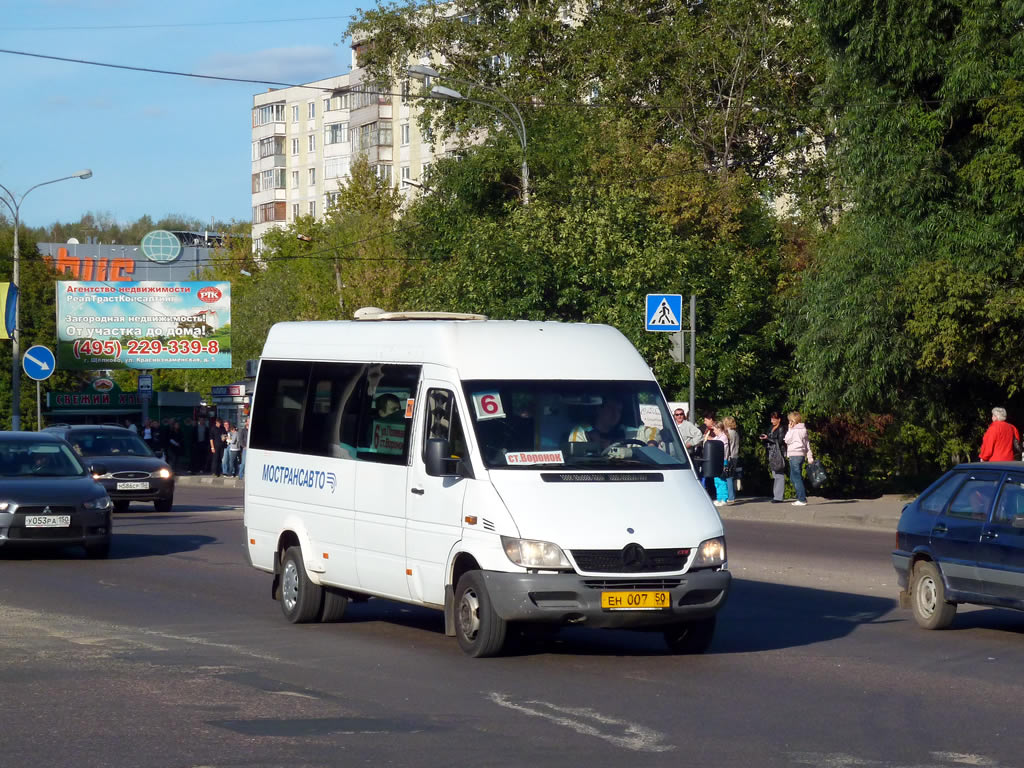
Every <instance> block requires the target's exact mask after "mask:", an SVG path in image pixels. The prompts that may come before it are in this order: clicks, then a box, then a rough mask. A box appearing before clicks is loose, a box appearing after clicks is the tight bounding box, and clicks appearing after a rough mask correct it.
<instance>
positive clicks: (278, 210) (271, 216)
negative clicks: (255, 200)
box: [252, 202, 286, 224]
mask: <svg viewBox="0 0 1024 768" xmlns="http://www.w3.org/2000/svg"><path fill="white" fill-rule="evenodd" d="M252 212H253V217H252V223H253V224H263V223H264V222H267V221H284V220H285V215H286V209H285V203H283V202H281V203H263V204H262V205H257V206H256V207H255V208H253V209H252Z"/></svg>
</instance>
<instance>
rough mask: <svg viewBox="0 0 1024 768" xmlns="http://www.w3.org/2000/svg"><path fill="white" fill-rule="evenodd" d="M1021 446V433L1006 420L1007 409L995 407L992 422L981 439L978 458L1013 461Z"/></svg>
mask: <svg viewBox="0 0 1024 768" xmlns="http://www.w3.org/2000/svg"><path fill="white" fill-rule="evenodd" d="M1019 446H1020V433H1019V432H1018V431H1017V428H1016V427H1015V426H1013V424H1011V423H1010V422H1008V421H1007V420H1006V409H1005V408H993V409H992V423H991V424H989V426H988V429H986V430H985V436H984V437H983V438H982V439H981V452H980V453H979V454H978V458H979V459H981V460H982V461H1013V460H1014V459H1015V458H1016V456H1015V454H1016V453H1017V452H1018V451H1019V450H1020V448H1019Z"/></svg>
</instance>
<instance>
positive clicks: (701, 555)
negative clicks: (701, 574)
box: [690, 536, 725, 568]
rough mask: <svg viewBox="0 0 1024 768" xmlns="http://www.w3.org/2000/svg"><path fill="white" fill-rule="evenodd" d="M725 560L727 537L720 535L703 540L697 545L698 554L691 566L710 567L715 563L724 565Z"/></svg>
mask: <svg viewBox="0 0 1024 768" xmlns="http://www.w3.org/2000/svg"><path fill="white" fill-rule="evenodd" d="M724 562H725V537H724V536H719V537H718V538H715V539H708V540H707V541H704V542H701V545H700V546H699V547H697V556H696V557H695V558H694V559H693V565H691V566H690V567H691V568H708V567H709V566H713V565H722V564H723V563H724Z"/></svg>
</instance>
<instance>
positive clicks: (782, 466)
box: [760, 411, 786, 504]
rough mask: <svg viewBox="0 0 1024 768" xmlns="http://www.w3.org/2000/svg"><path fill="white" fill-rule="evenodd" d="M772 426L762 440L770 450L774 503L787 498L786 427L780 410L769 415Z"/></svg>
mask: <svg viewBox="0 0 1024 768" xmlns="http://www.w3.org/2000/svg"><path fill="white" fill-rule="evenodd" d="M768 418H769V420H770V421H771V424H772V428H771V429H770V430H769V431H768V434H765V435H761V437H760V440H761V442H762V443H764V447H765V450H767V451H768V469H769V470H770V471H771V473H772V504H781V503H782V502H783V500H784V499H785V498H786V427H785V425H784V424H783V423H782V416H781V415H780V414H779V412H778V411H772V412H771V413H770V414H769V415H768Z"/></svg>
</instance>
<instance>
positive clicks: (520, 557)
mask: <svg viewBox="0 0 1024 768" xmlns="http://www.w3.org/2000/svg"><path fill="white" fill-rule="evenodd" d="M501 545H502V546H503V547H504V548H505V554H506V555H508V559H509V560H511V561H512V562H513V563H515V564H516V565H518V566H522V567H523V568H544V569H556V568H572V566H571V565H569V559H568V558H567V557H566V556H565V553H564V552H562V548H561V547H559V546H558V545H557V544H552V543H551V542H549V541H533V540H532V539H512V538H509V537H508V536H502V537H501Z"/></svg>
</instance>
